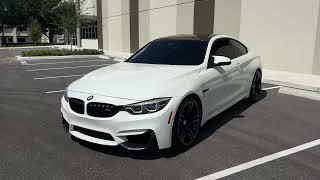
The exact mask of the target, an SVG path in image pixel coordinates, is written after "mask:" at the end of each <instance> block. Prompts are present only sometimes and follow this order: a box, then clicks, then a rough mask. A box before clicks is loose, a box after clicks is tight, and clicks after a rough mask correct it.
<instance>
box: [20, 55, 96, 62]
mask: <svg viewBox="0 0 320 180" xmlns="http://www.w3.org/2000/svg"><path fill="white" fill-rule="evenodd" d="M100 56H101V55H70V56H29V57H22V56H16V58H17V60H18V61H32V60H55V59H80V58H94V57H96V58H99V57H100Z"/></svg>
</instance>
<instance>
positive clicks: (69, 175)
mask: <svg viewBox="0 0 320 180" xmlns="http://www.w3.org/2000/svg"><path fill="white" fill-rule="evenodd" d="M3 53H4V52H3ZM0 54H1V53H0ZM0 58H1V59H0V120H1V121H0V123H1V125H0V139H1V140H0V179H197V178H201V177H204V176H207V175H210V174H211V175H212V174H214V173H215V175H218V174H223V176H225V177H223V176H221V177H223V179H319V177H320V146H318V145H313V146H310V148H305V147H306V146H307V145H309V144H306V143H309V142H313V141H315V140H318V139H319V137H320V130H319V127H320V116H319V115H320V112H319V110H320V102H319V101H314V100H310V99H306V98H301V97H295V96H289V95H284V94H279V93H278V88H272V87H274V85H271V84H263V88H267V89H266V90H264V91H263V97H262V99H261V100H260V101H259V102H258V103H256V104H249V103H248V102H246V101H242V102H239V103H238V104H236V105H234V106H233V107H231V108H230V109H228V110H227V111H225V112H223V113H221V114H220V115H218V116H217V117H215V118H213V119H212V120H210V121H209V122H208V123H207V124H206V125H205V126H204V127H203V128H202V129H201V132H200V135H199V138H198V141H197V144H196V145H195V146H193V147H192V148H190V149H188V150H187V151H184V152H177V153H173V152H171V151H169V150H162V151H141V152H136V151H128V150H125V149H123V148H121V147H112V148H111V147H104V146H99V145H94V144H90V143H85V142H74V141H72V140H71V138H70V136H69V135H68V134H66V133H65V132H64V130H63V127H62V124H61V117H60V116H61V115H60V99H61V96H62V94H63V90H64V88H65V87H66V86H67V85H68V84H70V83H71V82H72V81H74V80H76V79H78V78H80V77H81V76H83V75H84V74H86V73H88V72H90V71H93V70H95V69H98V68H101V67H104V66H108V65H111V64H113V63H117V62H116V61H113V60H107V59H97V58H86V59H81V58H78V59H61V60H32V61H26V62H22V63H21V62H19V61H16V60H12V58H8V57H7V56H2V57H0ZM7 59H9V60H7ZM106 83H108V82H106ZM300 145H305V146H301V148H302V149H303V147H304V148H305V149H303V150H301V149H299V150H296V149H292V148H294V147H297V146H300ZM287 149H290V150H289V151H285V152H283V154H282V155H283V157H282V156H281V154H280V155H279V154H275V153H278V152H281V151H284V150H287ZM294 152H296V153H294ZM270 155H272V156H270ZM263 157H267V158H266V159H260V158H263ZM254 160H257V161H255V164H254V163H253V164H254V165H252V164H250V163H249V162H252V161H254ZM244 163H249V164H244ZM242 164H243V166H238V165H242ZM237 166H238V167H237ZM234 167H235V168H234ZM211 177H213V176H210V177H209V178H211Z"/></svg>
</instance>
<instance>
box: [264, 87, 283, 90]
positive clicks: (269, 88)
mask: <svg viewBox="0 0 320 180" xmlns="http://www.w3.org/2000/svg"><path fill="white" fill-rule="evenodd" d="M279 88H282V86H274V87H268V88H263V89H262V90H264V91H267V90H271V89H279Z"/></svg>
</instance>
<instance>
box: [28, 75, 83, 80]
mask: <svg viewBox="0 0 320 180" xmlns="http://www.w3.org/2000/svg"><path fill="white" fill-rule="evenodd" d="M84 75H85V74H76V75H67V76H52V77H37V78H33V79H35V80H44V79H58V78H69V77H80V76H84Z"/></svg>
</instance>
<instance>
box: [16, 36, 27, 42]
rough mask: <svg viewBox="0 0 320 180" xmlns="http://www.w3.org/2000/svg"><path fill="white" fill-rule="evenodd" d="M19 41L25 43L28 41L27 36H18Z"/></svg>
mask: <svg viewBox="0 0 320 180" xmlns="http://www.w3.org/2000/svg"><path fill="white" fill-rule="evenodd" d="M17 42H18V43H25V42H27V40H26V38H25V37H18V38H17Z"/></svg>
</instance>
